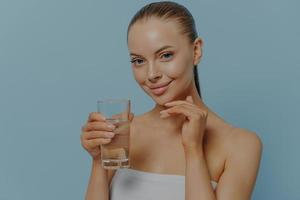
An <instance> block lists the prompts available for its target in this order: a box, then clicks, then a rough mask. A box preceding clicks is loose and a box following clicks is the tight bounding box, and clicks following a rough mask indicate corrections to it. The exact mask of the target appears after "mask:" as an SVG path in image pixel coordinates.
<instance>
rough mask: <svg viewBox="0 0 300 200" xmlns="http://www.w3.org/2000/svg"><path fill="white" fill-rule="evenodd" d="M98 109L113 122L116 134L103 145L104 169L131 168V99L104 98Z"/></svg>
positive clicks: (109, 121) (98, 103)
mask: <svg viewBox="0 0 300 200" xmlns="http://www.w3.org/2000/svg"><path fill="white" fill-rule="evenodd" d="M97 108H98V109H97V110H98V112H100V113H101V114H102V115H104V117H105V118H106V122H108V123H110V124H113V125H114V126H115V127H116V128H115V129H114V130H113V132H114V133H115V136H114V137H113V138H112V140H111V142H110V143H108V144H103V145H101V161H102V167H103V168H104V169H118V168H129V167H130V163H129V137H130V122H129V114H130V100H129V99H103V100H99V101H97Z"/></svg>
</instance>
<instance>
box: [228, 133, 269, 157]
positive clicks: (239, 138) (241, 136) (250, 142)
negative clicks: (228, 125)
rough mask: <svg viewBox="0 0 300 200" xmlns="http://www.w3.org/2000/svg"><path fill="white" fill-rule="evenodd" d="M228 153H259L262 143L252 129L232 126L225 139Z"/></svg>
mask: <svg viewBox="0 0 300 200" xmlns="http://www.w3.org/2000/svg"><path fill="white" fill-rule="evenodd" d="M227 145H229V146H228V149H229V150H230V151H229V153H230V154H247V155H249V154H256V155H258V156H259V155H260V154H261V151H262V148H263V143H262V140H261V139H260V137H259V136H258V135H257V134H256V133H255V132H253V131H249V130H247V129H244V128H238V127H234V128H233V129H232V131H231V132H230V134H229V135H228V141H227Z"/></svg>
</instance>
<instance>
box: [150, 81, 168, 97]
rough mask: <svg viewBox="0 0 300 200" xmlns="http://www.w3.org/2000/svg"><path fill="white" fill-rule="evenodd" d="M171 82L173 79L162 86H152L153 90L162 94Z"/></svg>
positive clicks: (157, 93)
mask: <svg viewBox="0 0 300 200" xmlns="http://www.w3.org/2000/svg"><path fill="white" fill-rule="evenodd" d="M171 82H172V81H170V82H169V83H168V84H167V85H165V86H162V87H157V88H153V89H151V88H150V89H151V92H152V93H153V94H155V95H162V94H163V93H165V91H166V90H167V89H168V87H169V85H170V83H171Z"/></svg>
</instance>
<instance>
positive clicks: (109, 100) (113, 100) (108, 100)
mask: <svg viewBox="0 0 300 200" xmlns="http://www.w3.org/2000/svg"><path fill="white" fill-rule="evenodd" d="M128 102H129V103H130V99H127V98H104V99H100V100H97V104H101V103H128Z"/></svg>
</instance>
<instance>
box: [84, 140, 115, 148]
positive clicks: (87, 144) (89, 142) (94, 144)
mask: <svg viewBox="0 0 300 200" xmlns="http://www.w3.org/2000/svg"><path fill="white" fill-rule="evenodd" d="M110 142H111V139H110V138H96V139H93V140H85V142H84V146H85V147H87V148H88V149H93V148H95V147H97V146H99V145H101V144H108V143H110Z"/></svg>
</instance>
